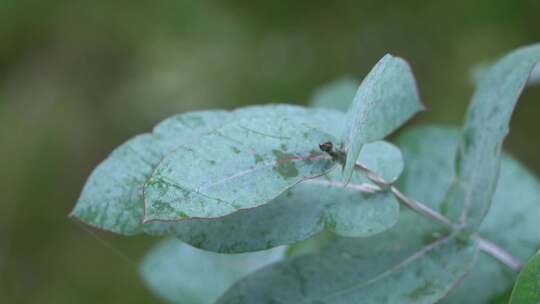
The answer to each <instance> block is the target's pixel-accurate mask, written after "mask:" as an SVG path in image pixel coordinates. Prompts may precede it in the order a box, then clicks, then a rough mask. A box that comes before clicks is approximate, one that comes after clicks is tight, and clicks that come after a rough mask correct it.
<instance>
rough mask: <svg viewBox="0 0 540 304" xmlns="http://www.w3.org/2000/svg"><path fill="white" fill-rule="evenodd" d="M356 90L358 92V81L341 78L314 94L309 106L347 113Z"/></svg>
mask: <svg viewBox="0 0 540 304" xmlns="http://www.w3.org/2000/svg"><path fill="white" fill-rule="evenodd" d="M356 90H358V81H356V80H355V79H352V78H342V79H339V80H336V81H333V82H331V83H329V84H327V85H325V86H323V87H321V88H320V89H318V90H317V91H316V92H315V94H314V95H313V98H312V101H311V106H312V107H316V108H327V109H334V110H338V111H341V112H347V109H349V107H350V106H351V103H352V101H353V99H354V95H355V94H356Z"/></svg>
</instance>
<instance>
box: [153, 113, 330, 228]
mask: <svg viewBox="0 0 540 304" xmlns="http://www.w3.org/2000/svg"><path fill="white" fill-rule="evenodd" d="M325 142H335V139H334V138H333V137H332V136H331V135H329V134H327V133H325V132H323V131H320V130H318V129H316V128H314V127H312V126H308V125H305V124H300V123H296V122H295V120H294V119H291V118H285V117H281V118H273V117H267V118H262V119H245V120H241V121H237V122H232V123H230V124H227V125H225V126H223V127H221V128H218V129H215V130H213V131H212V132H211V133H209V134H208V135H205V136H203V137H201V138H200V140H199V141H197V143H195V144H192V145H183V146H180V147H178V148H177V149H176V150H175V151H174V152H172V153H171V154H169V155H167V156H166V157H165V158H164V159H163V160H162V161H161V162H160V164H159V165H158V166H157V168H156V169H155V170H154V172H153V174H152V176H151V177H150V179H149V180H148V181H147V182H146V184H145V186H144V204H145V219H144V220H145V221H151V220H162V221H171V220H180V219H185V218H217V217H222V216H225V215H228V214H231V213H234V212H236V211H238V210H241V209H249V208H254V207H258V206H261V205H264V204H266V203H268V202H270V201H271V200H272V199H274V198H276V197H277V196H278V195H280V194H281V193H283V192H284V191H286V190H287V189H289V188H290V187H292V186H294V185H295V184H297V183H299V182H301V181H303V180H306V179H310V178H313V177H317V176H320V175H323V174H325V173H326V172H328V170H330V169H331V168H332V166H334V165H335V162H334V161H333V160H332V159H331V157H330V156H328V155H327V154H326V153H324V152H323V151H321V150H320V149H319V145H320V144H323V143H325Z"/></svg>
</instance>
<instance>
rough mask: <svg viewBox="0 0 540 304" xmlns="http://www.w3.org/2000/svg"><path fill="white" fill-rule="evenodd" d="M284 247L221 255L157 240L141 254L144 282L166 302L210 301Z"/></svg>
mask: <svg viewBox="0 0 540 304" xmlns="http://www.w3.org/2000/svg"><path fill="white" fill-rule="evenodd" d="M283 254H284V248H282V247H280V248H274V249H272V250H268V251H262V252H256V253H249V254H237V255H224V254H217V253H211V252H207V251H202V250H199V249H195V248H193V247H190V246H188V245H186V244H183V243H182V242H180V241H178V240H175V239H168V240H165V241H162V242H160V243H159V244H158V245H157V246H156V247H155V248H153V249H152V250H151V251H150V252H149V253H148V254H147V255H146V257H145V258H144V260H143V261H142V263H141V266H140V274H141V276H142V278H143V280H144V281H145V283H146V285H147V286H148V287H149V288H150V289H151V290H152V291H153V292H154V293H155V294H156V295H157V296H159V297H160V298H161V299H163V300H165V301H167V302H169V303H181V304H212V303H214V301H215V300H217V298H218V297H219V296H220V295H221V294H222V293H223V292H224V291H226V290H227V289H228V288H229V287H230V286H232V285H233V284H234V282H236V281H237V280H238V279H240V278H242V277H243V276H245V275H247V274H249V273H251V272H253V271H255V270H257V269H259V268H261V267H263V266H265V265H268V264H270V263H273V262H276V261H278V260H279V259H281V258H282V257H283Z"/></svg>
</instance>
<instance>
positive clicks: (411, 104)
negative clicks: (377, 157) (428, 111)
mask: <svg viewBox="0 0 540 304" xmlns="http://www.w3.org/2000/svg"><path fill="white" fill-rule="evenodd" d="M423 109H424V106H423V105H422V103H421V102H420V98H419V96H418V90H417V87H416V81H415V79H414V76H413V74H412V71H411V69H410V67H409V65H408V64H407V62H405V61H404V60H403V59H401V58H399V57H394V56H392V55H386V56H384V57H383V58H382V59H381V60H380V61H379V62H377V64H376V65H375V66H374V67H373V69H372V70H371V72H369V74H368V75H367V76H366V78H365V79H364V80H363V81H362V83H361V84H360V87H359V88H358V91H357V93H356V95H355V97H354V100H353V102H352V105H351V107H350V108H349V111H348V112H347V120H346V124H345V132H344V133H343V136H342V139H343V142H344V144H345V147H344V148H345V149H346V150H347V160H346V163H345V168H344V178H345V180H346V181H348V180H349V179H350V177H351V176H352V172H353V169H354V164H355V163H356V161H357V160H358V155H359V154H360V150H361V149H362V146H363V145H364V144H366V143H369V142H372V141H376V140H379V139H382V138H384V137H386V136H387V135H389V134H390V133H392V131H394V130H395V129H396V128H398V127H400V126H401V125H403V124H404V123H405V122H406V121H407V120H409V119H410V118H411V117H412V116H413V115H414V114H416V113H417V112H419V111H421V110H423Z"/></svg>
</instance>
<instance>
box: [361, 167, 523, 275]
mask: <svg viewBox="0 0 540 304" xmlns="http://www.w3.org/2000/svg"><path fill="white" fill-rule="evenodd" d="M355 167H356V168H357V169H358V170H360V171H362V172H364V173H365V175H366V176H367V178H369V179H370V180H371V181H372V182H373V183H375V184H376V185H377V186H378V187H380V188H381V190H382V189H388V190H389V191H391V192H392V194H394V196H395V197H396V198H397V199H398V200H399V201H400V202H401V203H402V204H403V205H405V206H406V207H408V208H409V209H411V210H413V211H414V212H416V213H419V214H421V215H423V216H424V217H426V218H429V219H432V220H435V221H437V222H439V223H441V224H443V225H445V226H446V227H448V228H450V229H451V230H452V231H458V230H459V229H460V228H461V227H460V226H458V225H456V224H454V223H452V222H451V221H450V220H449V219H448V218H446V217H444V216H443V215H442V214H440V213H439V212H437V211H435V210H433V209H431V208H429V207H428V206H426V205H424V204H422V203H420V202H418V201H416V200H414V199H413V198H410V197H408V196H406V195H405V194H404V193H403V192H401V191H400V190H399V189H397V188H396V187H395V186H393V185H392V184H391V183H388V182H386V181H385V180H384V179H382V178H381V177H380V176H378V175H377V173H375V172H373V171H371V170H370V169H368V168H367V167H365V166H364V165H362V164H360V163H357V164H356V166H355ZM471 237H472V238H473V239H475V240H476V241H477V242H478V245H479V247H480V250H482V251H484V252H485V253H487V254H489V255H491V256H492V257H494V258H495V259H497V260H499V261H500V262H501V263H503V264H504V265H506V266H508V267H509V268H511V269H513V270H515V271H517V272H519V271H521V269H522V268H523V263H522V262H521V261H520V260H519V259H518V258H516V257H515V256H513V255H512V254H511V253H509V252H508V251H506V250H504V249H503V248H501V247H499V246H497V244H495V243H493V242H492V241H490V240H487V239H485V238H483V237H481V236H479V235H473V236H471Z"/></svg>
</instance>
